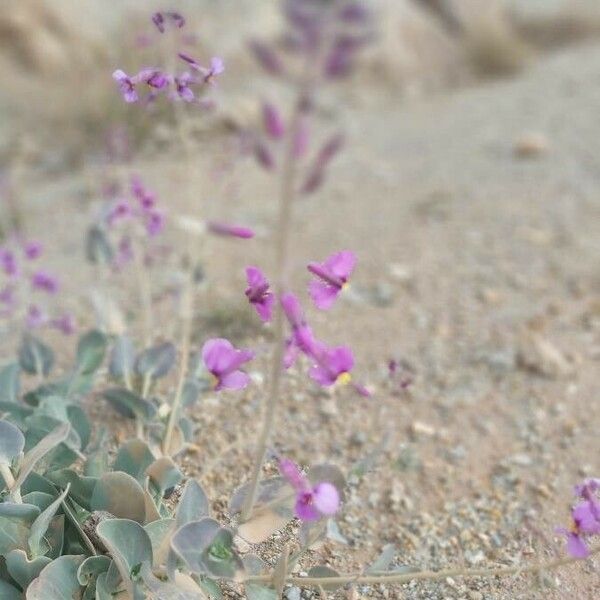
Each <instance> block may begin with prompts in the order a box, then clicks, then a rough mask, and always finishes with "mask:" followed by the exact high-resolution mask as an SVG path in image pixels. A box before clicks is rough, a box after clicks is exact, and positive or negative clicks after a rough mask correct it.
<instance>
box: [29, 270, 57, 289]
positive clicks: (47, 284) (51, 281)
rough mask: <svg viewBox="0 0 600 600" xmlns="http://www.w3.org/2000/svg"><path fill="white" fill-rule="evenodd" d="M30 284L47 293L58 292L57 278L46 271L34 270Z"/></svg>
mask: <svg viewBox="0 0 600 600" xmlns="http://www.w3.org/2000/svg"><path fill="white" fill-rule="evenodd" d="M31 285H32V286H33V287H34V288H35V289H37V290H42V291H44V292H47V293H48V294H56V292H58V280H57V279H56V277H54V275H51V274H50V273H48V272H47V271H36V272H35V273H34V274H33V275H32V276H31Z"/></svg>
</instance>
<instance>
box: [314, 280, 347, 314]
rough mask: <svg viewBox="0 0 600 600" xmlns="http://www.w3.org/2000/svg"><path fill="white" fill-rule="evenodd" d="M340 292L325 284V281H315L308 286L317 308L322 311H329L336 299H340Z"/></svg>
mask: <svg viewBox="0 0 600 600" xmlns="http://www.w3.org/2000/svg"><path fill="white" fill-rule="evenodd" d="M339 292H340V290H339V289H338V288H335V287H333V286H332V285H329V284H328V283H325V282H324V281H318V280H314V281H311V282H310V284H309V286H308V293H309V294H310V297H311V298H312V301H313V302H314V303H315V306H316V307H317V308H319V309H321V310H329V309H330V308H331V307H332V306H333V304H334V302H335V300H336V298H337V297H338V294H339Z"/></svg>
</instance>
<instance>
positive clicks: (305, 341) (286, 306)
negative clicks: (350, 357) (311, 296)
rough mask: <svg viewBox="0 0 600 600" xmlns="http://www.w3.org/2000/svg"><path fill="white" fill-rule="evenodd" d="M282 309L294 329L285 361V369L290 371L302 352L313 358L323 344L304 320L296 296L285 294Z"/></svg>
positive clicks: (288, 342)
mask: <svg viewBox="0 0 600 600" xmlns="http://www.w3.org/2000/svg"><path fill="white" fill-rule="evenodd" d="M281 307H282V309H283V312H284V313H285V316H286V317H287V320H288V322H289V324H290V326H291V328H292V335H291V336H290V338H288V340H287V341H286V351H285V355H284V359H283V364H284V367H285V368H286V369H288V368H289V367H291V366H292V365H293V364H294V362H295V360H296V358H297V356H298V354H299V353H300V352H302V353H303V354H306V355H307V356H310V357H313V356H314V354H315V352H316V350H317V348H318V347H319V346H321V344H320V342H318V341H317V340H316V338H315V336H314V335H313V332H312V329H311V328H310V326H309V325H308V323H307V322H306V319H305V318H304V313H303V311H302V307H301V306H300V302H299V301H298V298H296V296H294V294H290V293H286V294H283V296H282V297H281Z"/></svg>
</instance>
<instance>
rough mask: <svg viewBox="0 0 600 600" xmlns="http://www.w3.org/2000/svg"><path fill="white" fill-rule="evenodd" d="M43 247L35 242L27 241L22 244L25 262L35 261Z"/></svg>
mask: <svg viewBox="0 0 600 600" xmlns="http://www.w3.org/2000/svg"><path fill="white" fill-rule="evenodd" d="M42 252H43V246H42V244H41V242H38V241H35V240H29V241H28V242H25V244H23V253H24V254H25V258H27V260H35V259H36V258H39V257H40V256H41V255H42Z"/></svg>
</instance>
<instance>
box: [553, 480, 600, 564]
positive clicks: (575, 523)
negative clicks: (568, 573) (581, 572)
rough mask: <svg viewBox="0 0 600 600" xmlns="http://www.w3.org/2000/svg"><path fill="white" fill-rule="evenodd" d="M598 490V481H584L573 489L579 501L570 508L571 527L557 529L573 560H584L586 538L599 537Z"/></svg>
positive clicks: (587, 554) (588, 551)
mask: <svg viewBox="0 0 600 600" xmlns="http://www.w3.org/2000/svg"><path fill="white" fill-rule="evenodd" d="M598 490H600V480H599V479H586V480H585V481H584V482H583V483H581V484H580V485H577V486H576V487H575V494H576V495H577V496H578V497H579V498H580V499H581V500H580V502H578V503H577V504H576V505H575V506H573V507H572V508H571V527H570V528H569V529H566V528H564V527H561V528H557V529H556V531H557V533H561V534H564V535H565V536H566V538H567V552H568V553H569V554H570V555H571V556H573V557H574V558H586V557H587V556H589V553H590V550H589V548H588V545H587V539H586V538H587V537H589V536H593V535H600V501H599V500H598V497H597V492H598Z"/></svg>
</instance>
